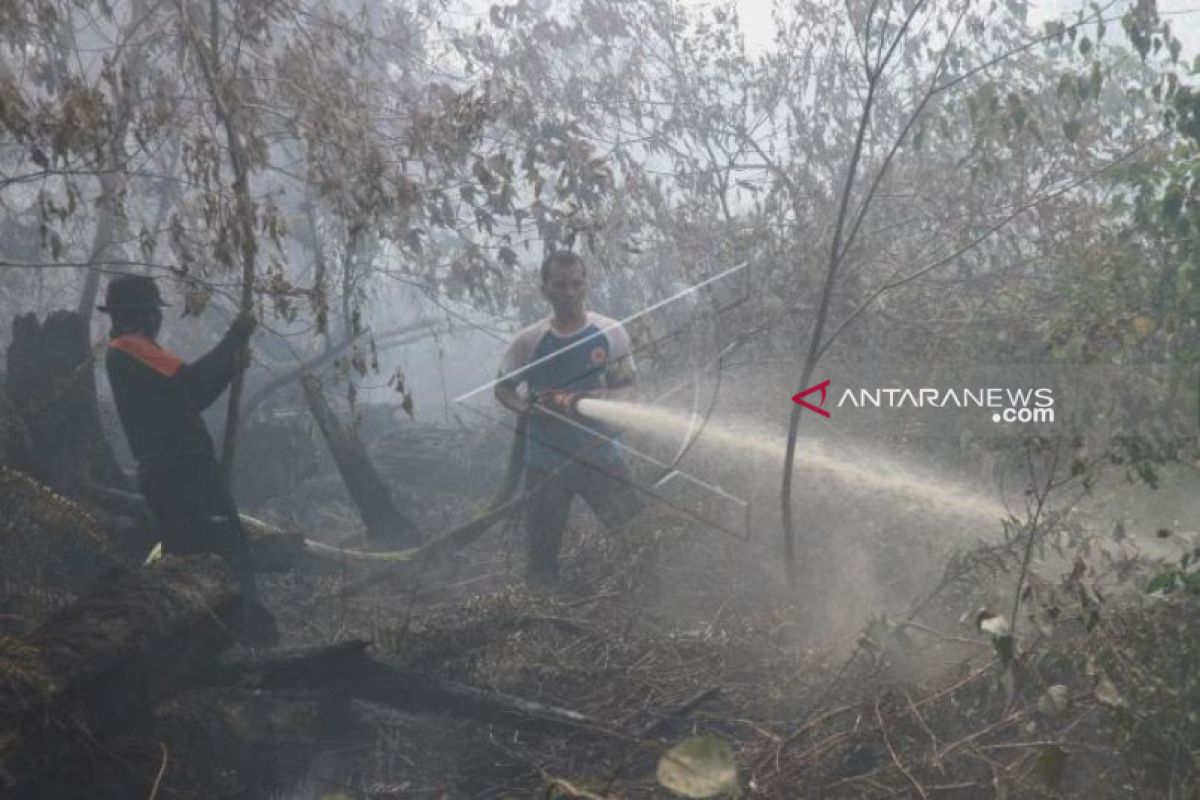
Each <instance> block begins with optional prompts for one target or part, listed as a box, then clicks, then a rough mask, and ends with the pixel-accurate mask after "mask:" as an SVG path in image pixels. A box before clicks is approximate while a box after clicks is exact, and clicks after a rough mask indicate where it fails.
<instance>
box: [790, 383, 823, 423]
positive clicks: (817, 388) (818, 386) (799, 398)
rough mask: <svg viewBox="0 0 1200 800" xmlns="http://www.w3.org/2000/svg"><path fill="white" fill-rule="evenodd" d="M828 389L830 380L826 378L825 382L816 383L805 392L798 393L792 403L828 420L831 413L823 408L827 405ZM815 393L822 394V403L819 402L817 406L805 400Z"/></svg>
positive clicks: (793, 396)
mask: <svg viewBox="0 0 1200 800" xmlns="http://www.w3.org/2000/svg"><path fill="white" fill-rule="evenodd" d="M828 388H829V379H828V378H826V379H825V380H823V381H821V382H820V383H815V384H813V385H812V386H810V387H808V388H807V389H805V390H804V391H803V392H798V393H796V394H794V395H792V402H793V403H796V404H797V405H801V406H804V407H805V408H807V409H808V410H809V411H815V412H817V413H818V414H820V415H821V416H822V417H826V418H828V417H829V412H828V411H826V410H825V409H824V408H822V407H821V406H823V405H825V390H826V389H828ZM813 392H820V393H821V402H819V403H818V404H817V405H815V406H814V405H813V404H812V403H810V402H808V401H807V400H805V399H804V398H805V397H808V396H809V395H810V394H812V393H813Z"/></svg>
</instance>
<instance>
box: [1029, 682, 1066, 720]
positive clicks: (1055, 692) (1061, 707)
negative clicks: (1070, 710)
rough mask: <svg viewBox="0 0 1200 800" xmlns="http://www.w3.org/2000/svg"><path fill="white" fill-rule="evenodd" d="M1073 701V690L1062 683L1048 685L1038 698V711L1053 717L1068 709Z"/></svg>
mask: <svg viewBox="0 0 1200 800" xmlns="http://www.w3.org/2000/svg"><path fill="white" fill-rule="evenodd" d="M1070 702H1071V692H1070V691H1069V690H1068V689H1067V687H1066V686H1063V685H1062V684H1061V683H1056V684H1054V685H1053V686H1048V687H1046V691H1045V692H1043V693H1042V696H1041V697H1039V698H1038V703H1037V707H1038V711H1040V712H1042V713H1043V714H1045V715H1046V716H1048V717H1052V716H1055V715H1058V714H1061V713H1062V712H1064V711H1066V710H1067V706H1068V705H1069V704H1070Z"/></svg>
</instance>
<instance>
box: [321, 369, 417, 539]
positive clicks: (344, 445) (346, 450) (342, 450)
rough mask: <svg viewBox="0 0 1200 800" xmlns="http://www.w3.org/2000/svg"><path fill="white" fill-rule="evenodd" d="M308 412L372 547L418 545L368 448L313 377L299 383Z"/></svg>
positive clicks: (410, 527) (413, 532) (415, 534)
mask: <svg viewBox="0 0 1200 800" xmlns="http://www.w3.org/2000/svg"><path fill="white" fill-rule="evenodd" d="M300 383H301V386H303V388H304V399H305V402H306V403H307V405H308V410H309V411H310V412H311V413H312V415H313V418H314V419H315V420H316V421H317V426H318V427H319V428H320V429H321V434H322V435H323V436H324V437H325V442H326V444H328V445H329V452H330V454H331V455H332V456H333V460H334V462H335V463H336V464H337V468H338V472H339V473H340V474H341V476H342V481H343V482H344V483H345V484H346V489H347V491H349V493H350V497H351V499H352V500H353V501H354V504H355V506H357V507H358V511H359V514H360V515H361V516H362V521H363V524H364V525H365V526H366V528H367V542H368V544H370V545H372V546H374V547H385V548H386V547H411V546H413V545H416V544H418V543H419V537H418V535H417V526H416V525H414V524H413V522H412V521H411V520H409V519H408V518H407V517H405V516H404V515H403V514H401V513H400V511H399V510H398V509H397V508H396V501H395V500H394V499H393V498H392V493H391V492H390V491H389V490H388V487H387V485H386V484H384V482H383V480H382V479H381V478H380V477H379V473H378V472H376V470H375V465H374V464H372V463H371V458H370V456H369V455H368V454H367V448H366V447H365V446H364V445H363V443H362V441H361V440H360V439H359V438H358V437H357V436H356V435H355V434H354V432H353V431H350V430H347V429H346V427H345V426H343V425H342V423H341V422H340V421H339V420H338V418H337V415H336V414H334V412H333V409H331V408H330V407H329V403H328V402H326V400H325V395H324V393H323V392H322V391H321V382H320V381H319V380H317V378H315V377H313V376H312V375H306V376H305V377H304V378H303V379H302V380H301V382H300Z"/></svg>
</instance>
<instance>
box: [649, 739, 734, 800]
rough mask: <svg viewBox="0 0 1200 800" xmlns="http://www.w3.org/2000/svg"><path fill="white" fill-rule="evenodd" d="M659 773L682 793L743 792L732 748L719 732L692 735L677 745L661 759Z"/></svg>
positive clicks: (669, 786) (664, 783)
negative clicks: (739, 785)
mask: <svg viewBox="0 0 1200 800" xmlns="http://www.w3.org/2000/svg"><path fill="white" fill-rule="evenodd" d="M657 777H658V782H659V783H660V784H662V786H664V787H665V788H667V789H670V790H671V791H672V792H674V793H675V794H677V795H680V796H682V797H696V798H704V797H716V796H717V795H720V794H730V795H734V796H735V797H736V796H738V795H740V794H741V790H740V789H739V787H738V779H737V764H736V763H735V762H734V760H733V750H732V749H731V748H730V747H729V743H728V742H726V741H725V740H724V739H722V738H720V737H719V736H712V735H706V736H693V737H692V738H690V739H687V740H685V741H683V742H680V743H679V744H677V745H675V746H674V747H672V748H671V749H670V750H668V751H667V752H666V753H664V754H663V757H662V758H661V759H659V762H658V773H657Z"/></svg>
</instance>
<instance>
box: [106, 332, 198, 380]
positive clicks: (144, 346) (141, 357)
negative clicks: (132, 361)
mask: <svg viewBox="0 0 1200 800" xmlns="http://www.w3.org/2000/svg"><path fill="white" fill-rule="evenodd" d="M108 346H109V347H114V348H116V349H117V350H120V351H121V352H123V353H128V354H129V355H131V356H133V357H134V358H136V359H137V360H138V361H140V362H142V363H143V364H145V365H146V366H147V367H150V369H152V370H154V371H155V372H157V373H159V374H160V375H165V376H167V377H168V378H170V377H173V376H174V375H175V373H176V372H179V368H180V367H182V366H183V359H181V358H180V357H179V356H177V355H175V354H174V353H172V352H171V351H170V350H164V349H163V348H161V347H159V346H158V345H156V344H155V343H154V342H152V341H150V340H149V339H147V338H146V337H145V336H141V335H139V334H136V333H129V334H126V335H125V336H118V337H117V338H116V339H113V340H112V341H110V342H109V343H108Z"/></svg>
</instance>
